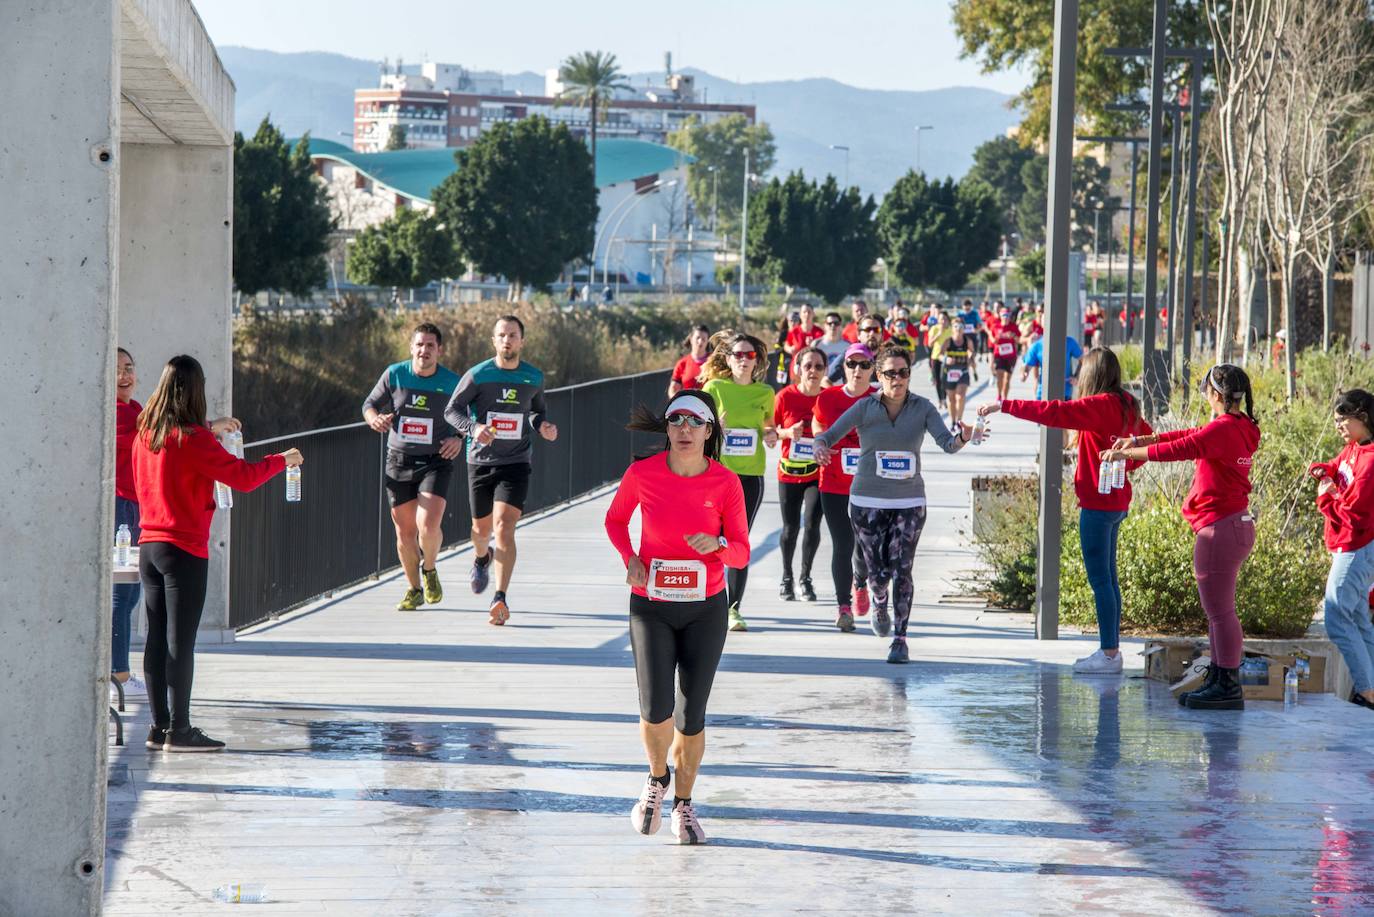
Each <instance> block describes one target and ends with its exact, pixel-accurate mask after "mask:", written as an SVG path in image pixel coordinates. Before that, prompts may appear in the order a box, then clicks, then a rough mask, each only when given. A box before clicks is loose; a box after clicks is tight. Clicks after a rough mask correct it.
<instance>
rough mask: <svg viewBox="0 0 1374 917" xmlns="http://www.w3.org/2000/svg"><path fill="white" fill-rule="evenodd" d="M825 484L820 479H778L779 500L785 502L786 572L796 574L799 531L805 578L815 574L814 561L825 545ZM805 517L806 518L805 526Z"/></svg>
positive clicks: (803, 577)
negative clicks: (822, 497) (794, 571)
mask: <svg viewBox="0 0 1374 917" xmlns="http://www.w3.org/2000/svg"><path fill="white" fill-rule="evenodd" d="M820 494H821V487H820V483H819V482H817V481H807V482H805V483H794V482H787V481H779V482H778V503H780V504H781V505H782V538H781V540H780V542H779V544H778V546H779V547H780V548H781V549H782V575H783V576H784V577H786V578H787V579H791V578H792V557H793V555H794V554H796V552H797V535H798V534H800V535H801V536H802V562H801V577H802V579H810V578H811V562H812V561H814V560H815V559H816V549H817V548H819V547H820V546H821V506H820V503H821V501H820ZM803 518H804V519H805V520H806V522H805V529H803V528H802V526H803V523H802V520H803Z"/></svg>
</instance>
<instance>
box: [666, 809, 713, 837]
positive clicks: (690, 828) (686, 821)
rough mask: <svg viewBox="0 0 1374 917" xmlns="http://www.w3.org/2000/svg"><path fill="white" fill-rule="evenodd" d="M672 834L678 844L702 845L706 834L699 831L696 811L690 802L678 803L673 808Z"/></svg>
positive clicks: (699, 823) (699, 825)
mask: <svg viewBox="0 0 1374 917" xmlns="http://www.w3.org/2000/svg"><path fill="white" fill-rule="evenodd" d="M672 822H673V834H674V835H675V836H676V837H677V842H678V843H679V844H704V843H706V832H705V831H703V830H701V822H699V821H697V813H696V810H695V809H693V808H692V804H691V803H690V802H686V801H683V802H679V803H678V804H677V805H675V806H673V817H672Z"/></svg>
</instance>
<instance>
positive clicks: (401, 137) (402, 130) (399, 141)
mask: <svg viewBox="0 0 1374 917" xmlns="http://www.w3.org/2000/svg"><path fill="white" fill-rule="evenodd" d="M405 148H406V126H405V125H404V124H393V125H391V130H390V131H388V132H387V135H386V146H385V147H383V148H382V149H384V150H388V151H390V150H404V149H405Z"/></svg>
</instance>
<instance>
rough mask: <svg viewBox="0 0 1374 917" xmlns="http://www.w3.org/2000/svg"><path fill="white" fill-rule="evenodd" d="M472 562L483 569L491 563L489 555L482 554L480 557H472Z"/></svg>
mask: <svg viewBox="0 0 1374 917" xmlns="http://www.w3.org/2000/svg"><path fill="white" fill-rule="evenodd" d="M472 562H473V563H474V564H476V565H477V566H479V567H485V566H486V565H487V564H489V563H491V555H490V554H484V555H483V556H481V557H474V558H473V559H472Z"/></svg>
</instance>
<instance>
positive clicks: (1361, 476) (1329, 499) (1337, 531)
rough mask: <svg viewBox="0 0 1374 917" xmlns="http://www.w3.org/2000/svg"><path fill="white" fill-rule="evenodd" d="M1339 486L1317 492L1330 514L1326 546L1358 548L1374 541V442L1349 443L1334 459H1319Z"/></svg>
mask: <svg viewBox="0 0 1374 917" xmlns="http://www.w3.org/2000/svg"><path fill="white" fill-rule="evenodd" d="M1319 464H1320V466H1321V467H1323V468H1325V469H1326V473H1327V475H1328V476H1329V477H1331V478H1334V479H1335V481H1336V485H1337V486H1336V488H1335V489H1334V490H1328V491H1327V492H1326V493H1324V494H1319V495H1318V496H1317V509H1319V510H1321V512H1322V515H1323V516H1325V517H1326V548H1327V550H1328V551H1333V552H1335V553H1337V554H1339V553H1341V552H1343V551H1358V550H1359V549H1360V548H1363V547H1364V546H1365V545H1367V544H1369V543H1370V542H1371V541H1374V443H1365V444H1364V445H1361V444H1360V443H1347V444H1346V446H1345V448H1344V449H1342V450H1341V454H1340V455H1338V456H1336V457H1335V459H1333V460H1332V461H1330V462H1323V463H1319Z"/></svg>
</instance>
